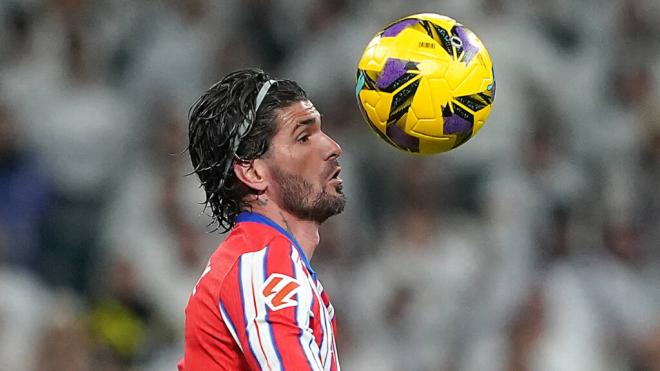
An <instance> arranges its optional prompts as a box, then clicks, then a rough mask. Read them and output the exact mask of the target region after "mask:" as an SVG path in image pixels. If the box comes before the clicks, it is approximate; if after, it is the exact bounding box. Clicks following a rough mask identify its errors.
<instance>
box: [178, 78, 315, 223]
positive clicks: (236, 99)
mask: <svg viewBox="0 0 660 371" xmlns="http://www.w3.org/2000/svg"><path fill="white" fill-rule="evenodd" d="M265 84H270V87H268V86H265ZM260 90H263V91H266V94H265V96H263V101H261V104H260V105H259V106H258V109H256V112H255V108H256V107H257V95H258V94H259V92H260ZM307 99H308V98H307V94H306V93H305V91H304V90H303V89H302V88H301V87H300V86H299V85H298V84H297V83H296V82H294V81H291V80H271V77H270V76H269V75H268V74H267V73H265V72H264V71H262V70H260V69H257V68H250V69H242V70H238V71H235V72H232V73H230V74H228V75H227V76H225V77H224V78H223V79H222V80H220V81H218V82H217V83H215V84H214V85H213V86H211V88H209V90H208V91H206V93H204V94H203V95H202V96H201V97H200V98H199V99H198V100H197V102H195V104H193V105H192V107H191V108H190V111H189V113H188V120H189V124H188V139H189V143H188V152H189V154H190V160H191V161H192V166H193V172H192V173H194V174H197V176H198V177H199V180H200V181H201V187H203V188H204V191H205V193H206V200H205V201H204V210H207V209H210V211H211V215H210V216H211V219H212V220H211V223H210V224H209V226H213V225H215V228H214V231H215V230H218V229H220V230H221V232H222V233H225V232H227V231H229V230H230V229H231V228H232V227H233V226H234V223H235V222H234V219H235V217H236V215H238V214H239V213H240V212H241V211H243V210H245V209H246V208H248V206H249V205H248V204H247V203H246V202H245V196H247V195H249V194H256V191H255V190H253V189H251V188H249V187H248V186H246V185H245V184H244V183H243V182H241V181H240V180H239V179H238V178H237V177H236V174H235V173H234V171H233V168H232V164H234V162H235V161H250V160H254V159H256V158H259V157H262V156H264V155H266V154H267V153H268V150H269V148H270V142H271V139H272V138H273V136H274V135H275V133H276V132H277V127H276V126H277V123H276V122H275V120H276V118H277V114H278V112H279V110H281V109H282V108H285V107H288V106H290V105H291V104H293V103H296V102H300V101H305V100H307ZM192 173H191V174H192Z"/></svg>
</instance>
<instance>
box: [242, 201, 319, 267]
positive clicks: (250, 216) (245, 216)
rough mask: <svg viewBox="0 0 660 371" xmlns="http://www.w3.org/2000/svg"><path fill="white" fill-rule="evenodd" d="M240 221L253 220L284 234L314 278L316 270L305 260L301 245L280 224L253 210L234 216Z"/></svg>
mask: <svg viewBox="0 0 660 371" xmlns="http://www.w3.org/2000/svg"><path fill="white" fill-rule="evenodd" d="M241 222H254V223H259V224H265V225H267V226H269V227H272V228H275V229H276V230H277V231H278V232H280V233H281V234H283V235H284V237H286V238H287V239H289V241H291V243H293V246H295V247H296V249H297V250H298V254H299V255H300V258H301V259H302V261H303V263H305V267H307V270H308V271H309V274H311V275H312V278H313V279H315V280H316V272H315V271H314V269H312V266H311V265H310V264H309V260H307V256H306V255H305V253H304V252H303V249H302V247H300V244H299V243H298V241H296V239H295V237H293V235H292V234H291V233H289V231H287V230H286V229H284V228H282V226H281V225H279V224H277V223H275V222H274V221H273V220H272V219H270V218H268V217H266V216H264V215H261V214H259V213H254V212H249V211H243V212H241V213H240V214H238V215H237V216H236V223H241Z"/></svg>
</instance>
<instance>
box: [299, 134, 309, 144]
mask: <svg viewBox="0 0 660 371" xmlns="http://www.w3.org/2000/svg"><path fill="white" fill-rule="evenodd" d="M296 141H297V142H298V143H305V142H307V141H309V134H301V135H299V136H298V138H296Z"/></svg>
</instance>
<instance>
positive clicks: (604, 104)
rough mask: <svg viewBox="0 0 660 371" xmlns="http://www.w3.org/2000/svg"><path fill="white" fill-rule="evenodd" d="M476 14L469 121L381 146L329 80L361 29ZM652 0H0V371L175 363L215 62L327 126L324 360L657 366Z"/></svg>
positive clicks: (657, 163) (501, 368) (110, 370)
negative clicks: (491, 101) (430, 146)
mask: <svg viewBox="0 0 660 371" xmlns="http://www.w3.org/2000/svg"><path fill="white" fill-rule="evenodd" d="M420 12H435V13H441V14H446V15H449V16H452V17H454V18H456V19H458V20H459V21H461V22H462V23H463V24H465V25H466V26H467V27H468V28H470V29H472V30H473V31H475V32H476V33H477V34H478V35H479V36H480V37H481V39H482V40H483V42H484V43H485V45H486V46H487V47H488V49H489V51H490V54H491V56H492V59H493V62H494V66H495V74H496V78H497V96H496V99H495V105H494V109H493V112H492V114H491V117H490V119H489V121H488V122H487V123H486V125H485V126H484V127H483V129H482V131H481V132H480V133H479V134H478V135H477V137H476V138H474V139H473V140H471V141H470V142H468V143H467V144H466V145H464V146H462V147H460V148H459V149H456V150H454V151H452V152H450V153H447V154H443V155H439V156H435V157H430V158H421V157H412V156H409V155H407V154H404V153H402V152H398V151H396V150H394V149H392V148H390V147H388V146H387V145H386V144H384V143H383V142H381V141H380V140H379V139H378V138H377V137H376V136H375V135H374V134H373V133H371V132H370V131H369V129H368V126H367V125H366V124H364V123H363V122H362V119H361V118H360V115H359V112H358V110H357V105H356V103H355V97H354V93H353V91H354V79H355V68H356V64H357V60H358V58H359V56H360V54H361V52H362V49H363V48H364V46H365V45H366V43H367V42H368V41H369V39H370V38H371V37H372V36H373V34H375V33H376V32H377V31H378V30H379V28H380V27H382V26H383V25H385V24H387V23H389V22H391V21H393V20H395V19H397V18H400V17H402V16H405V15H408V14H412V13H420ZM658 19H660V2H658V1H657V0H579V1H576V0H546V1H542V2H541V1H531V0H445V1H426V0H414V1H397V2H387V1H376V0H361V1H349V0H327V1H323V0H308V1H302V0H278V1H274V0H273V1H269V0H247V1H239V0H218V1H212V0H186V1H177V0H142V1H130V0H0V371H9V370H11V371H14V370H19V371H20V370H26V371H31V370H39V371H87V370H95V371H96V370H99V371H115V370H145V371H151V370H154V371H155V370H174V369H175V367H176V361H177V359H178V358H179V357H180V356H181V354H182V351H183V347H182V340H183V335H182V329H183V323H184V316H183V314H184V307H185V304H186V301H187V299H188V295H189V293H190V291H191V289H192V286H193V284H194V282H195V281H196V280H197V278H198V276H199V275H200V273H201V271H202V269H203V267H204V265H205V264H206V260H207V258H208V256H209V255H210V253H211V251H212V250H213V249H215V247H216V246H217V244H218V243H219V242H220V241H221V240H222V238H223V236H222V235H218V234H213V233H208V231H209V228H207V223H208V222H209V221H210V220H209V219H208V218H207V216H205V215H204V214H203V213H202V206H201V205H200V204H199V202H201V201H202V200H203V194H202V192H201V190H200V189H199V188H198V183H197V179H195V178H194V177H186V176H185V174H186V173H188V172H189V171H190V165H189V159H188V155H187V154H186V153H185V152H184V149H185V147H186V144H187V121H186V117H187V111H188V107H189V106H190V105H191V104H192V103H193V102H194V101H195V99H196V97H197V96H199V95H200V94H201V93H202V92H203V91H204V90H205V89H206V88H208V87H209V86H210V85H211V84H212V83H213V82H215V81H217V80H218V79H219V78H221V77H222V76H223V75H225V74H226V73H228V72H231V71H232V70H234V69H236V68H241V67H247V66H259V67H262V68H263V69H265V70H267V71H270V72H271V73H272V74H273V75H274V76H275V77H282V78H291V79H295V80H297V81H299V82H300V83H301V84H302V86H303V87H304V88H305V89H306V90H307V91H308V93H309V94H310V96H311V98H312V100H313V102H314V103H315V104H316V105H317V107H319V109H320V111H321V112H322V113H323V114H324V128H325V130H326V131H327V132H328V133H329V134H330V135H332V136H334V137H335V138H336V139H337V141H338V142H339V143H340V144H341V145H342V146H343V149H344V155H343V158H342V165H343V168H344V170H343V178H344V179H345V181H346V183H345V185H346V187H345V190H346V193H347V194H348V197H349V204H348V206H347V209H346V211H345V214H344V215H342V216H339V217H336V218H333V219H331V220H330V221H329V222H328V223H327V224H326V225H324V226H323V231H322V241H321V246H320V247H319V248H318V249H317V251H316V254H315V256H314V260H313V265H314V266H315V267H316V269H317V270H318V271H319V274H320V277H321V279H322V281H323V282H324V286H325V288H326V290H327V291H328V292H329V293H330V295H331V298H332V300H333V303H334V307H335V308H336V309H337V316H338V318H339V338H338V346H339V348H340V350H339V352H340V359H341V360H342V366H343V368H344V369H345V370H349V371H350V370H366V371H371V370H383V371H388V370H407V371H437V370H441V371H445V370H447V371H472V370H493V371H532V370H534V371H572V370H575V371H610V370H611V371H620V370H631V371H652V370H656V371H657V370H660V311H659V308H660V266H659V264H660V192H658V191H659V187H658V186H659V185H660V96H659V95H658V92H659V90H658V87H659V86H660V23H659V22H658Z"/></svg>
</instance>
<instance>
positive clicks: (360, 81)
mask: <svg viewBox="0 0 660 371" xmlns="http://www.w3.org/2000/svg"><path fill="white" fill-rule="evenodd" d="M363 86H364V73H360V76H358V80H357V83H356V84H355V97H357V98H358V99H360V90H362V87H363Z"/></svg>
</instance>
